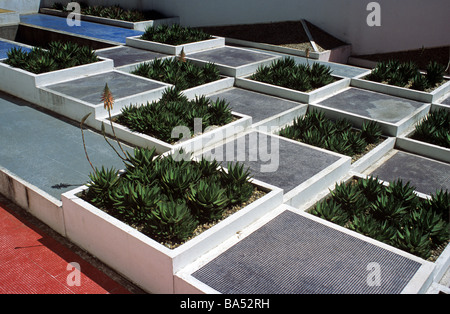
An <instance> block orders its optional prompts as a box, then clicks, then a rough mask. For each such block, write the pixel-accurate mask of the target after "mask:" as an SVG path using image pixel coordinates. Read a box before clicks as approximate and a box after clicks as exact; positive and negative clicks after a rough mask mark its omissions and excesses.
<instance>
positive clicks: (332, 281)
mask: <svg viewBox="0 0 450 314" xmlns="http://www.w3.org/2000/svg"><path fill="white" fill-rule="evenodd" d="M370 263H378V264H379V269H380V273H379V274H380V277H378V278H380V280H381V281H380V285H379V286H373V285H372V286H369V285H368V284H367V278H368V277H369V275H370V274H371V271H370V270H367V267H368V265H369V264H370ZM420 266H421V264H420V263H418V262H415V261H413V260H410V259H408V258H405V257H403V256H400V255H398V254H395V253H392V252H390V251H388V250H385V249H383V248H380V247H378V246H375V245H373V244H370V243H367V242H365V241H363V240H361V239H357V238H355V237H352V236H350V235H347V234H345V233H342V232H339V231H337V230H335V229H332V228H329V227H327V226H324V225H322V224H320V223H317V222H315V221H313V220H311V219H308V218H305V217H303V216H301V215H298V214H296V213H293V212H291V211H285V212H283V213H282V214H280V215H279V216H277V217H276V218H274V219H273V220H271V221H270V222H268V223H267V224H266V225H264V226H262V227H261V228H260V229H258V230H256V231H255V232H253V233H252V234H251V235H249V236H248V237H247V238H245V239H243V240H242V241H240V242H239V243H237V244H236V245H234V246H233V247H231V248H230V249H228V250H227V251H226V252H224V253H222V254H221V255H220V256H218V257H217V258H215V259H214V260H212V261H211V262H210V263H208V264H207V265H205V266H204V267H202V268H201V269H199V270H198V271H196V272H195V273H194V274H193V277H195V278H196V279H198V280H200V281H201V282H203V283H205V284H207V285H208V286H210V287H211V288H213V289H215V290H217V291H219V292H221V293H224V294H255V293H257V294H325V293H326V294H342V293H351V294H375V293H380V294H396V293H400V292H401V291H402V290H403V289H404V288H405V286H406V285H407V283H408V282H409V281H410V280H411V279H412V277H413V276H414V274H415V273H416V272H417V270H418V269H419V268H420ZM371 278H372V277H371ZM371 282H372V281H371Z"/></svg>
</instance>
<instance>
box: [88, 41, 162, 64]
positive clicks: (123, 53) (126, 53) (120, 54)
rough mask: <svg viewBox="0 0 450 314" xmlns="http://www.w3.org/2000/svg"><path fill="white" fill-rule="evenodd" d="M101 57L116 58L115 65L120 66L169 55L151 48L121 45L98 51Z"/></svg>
mask: <svg viewBox="0 0 450 314" xmlns="http://www.w3.org/2000/svg"><path fill="white" fill-rule="evenodd" d="M97 55H98V56H100V57H104V58H108V59H112V60H114V66H115V67H120V66H124V65H129V64H135V63H139V62H148V61H152V60H154V59H157V58H162V57H166V56H167V55H165V54H162V53H158V52H153V51H149V50H142V49H137V48H134V47H128V46H120V47H118V48H114V49H107V50H103V51H97Z"/></svg>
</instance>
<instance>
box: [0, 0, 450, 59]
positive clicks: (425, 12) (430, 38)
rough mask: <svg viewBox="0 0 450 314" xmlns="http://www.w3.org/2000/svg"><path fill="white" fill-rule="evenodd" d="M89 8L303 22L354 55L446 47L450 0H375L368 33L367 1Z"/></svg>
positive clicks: (137, 1) (199, 19)
mask: <svg viewBox="0 0 450 314" xmlns="http://www.w3.org/2000/svg"><path fill="white" fill-rule="evenodd" d="M1 1H2V0H0V3H1ZM59 1H61V0H59ZM7 2H8V1H7ZM13 2H15V1H13ZM49 2H50V3H52V2H53V1H52V0H43V1H42V3H49ZM61 2H62V1H61ZM89 2H90V3H91V4H103V5H105V4H116V3H119V2H120V3H121V5H122V6H124V7H129V8H131V7H135V8H139V9H156V10H159V11H161V12H163V13H165V14H168V15H176V16H180V18H181V20H180V21H181V24H183V25H190V26H213V25H229V24H252V23H264V22H276V21H288V20H299V19H302V18H303V19H306V20H309V21H310V22H312V23H313V24H315V25H317V26H319V27H321V28H323V29H324V30H326V31H328V32H329V33H331V34H332V35H334V36H336V37H338V38H339V39H341V40H343V41H346V42H348V43H351V44H352V45H353V51H354V53H355V54H368V53H380V52H390V51H400V50H407V49H418V48H421V47H422V46H425V47H438V46H446V45H450V36H449V33H450V21H449V20H450V19H449V13H450V1H449V0H428V1H424V0H378V1H377V2H378V3H379V4H380V6H381V26H380V27H369V26H368V25H367V23H366V19H367V16H368V14H369V13H370V12H369V11H367V10H366V9H367V4H368V3H370V2H371V0H282V1H275V0H225V1H224V0H128V1H124V0H89ZM0 7H1V5H0Z"/></svg>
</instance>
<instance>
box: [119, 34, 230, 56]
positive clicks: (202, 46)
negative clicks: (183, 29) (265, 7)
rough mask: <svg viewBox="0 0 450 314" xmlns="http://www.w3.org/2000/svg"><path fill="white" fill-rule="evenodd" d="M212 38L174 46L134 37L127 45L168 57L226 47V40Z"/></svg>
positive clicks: (129, 39) (129, 38)
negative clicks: (182, 52)
mask: <svg viewBox="0 0 450 314" xmlns="http://www.w3.org/2000/svg"><path fill="white" fill-rule="evenodd" d="M212 37H213V38H212V39H207V40H203V41H199V42H194V43H187V44H183V45H178V46H174V45H168V44H163V43H157V42H154V41H148V40H142V39H140V38H141V36H132V37H127V38H126V44H127V45H128V46H131V47H136V48H140V49H145V50H152V51H156V52H161V53H165V54H168V55H179V54H180V53H181V51H182V50H183V49H184V52H185V53H186V54H188V53H193V52H198V51H202V50H206V49H211V48H215V47H223V46H225V38H223V37H217V36H212Z"/></svg>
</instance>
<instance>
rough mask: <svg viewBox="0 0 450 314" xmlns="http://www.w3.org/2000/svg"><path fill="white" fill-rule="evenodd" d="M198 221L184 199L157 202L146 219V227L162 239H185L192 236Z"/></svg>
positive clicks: (168, 240) (167, 240)
mask: <svg viewBox="0 0 450 314" xmlns="http://www.w3.org/2000/svg"><path fill="white" fill-rule="evenodd" d="M197 226H198V221H197V220H196V219H195V217H194V216H193V215H192V213H191V210H190V209H189V208H188V206H187V205H186V203H185V202H183V201H180V200H179V201H166V202H160V203H158V204H157V206H156V208H155V209H154V210H153V211H152V212H151V214H150V215H149V219H147V220H145V229H146V230H147V231H148V232H150V233H151V234H152V235H153V236H154V237H156V239H158V240H160V241H166V242H171V241H184V240H186V239H188V238H189V237H191V236H192V235H193V233H194V231H195V229H196V228H197Z"/></svg>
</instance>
